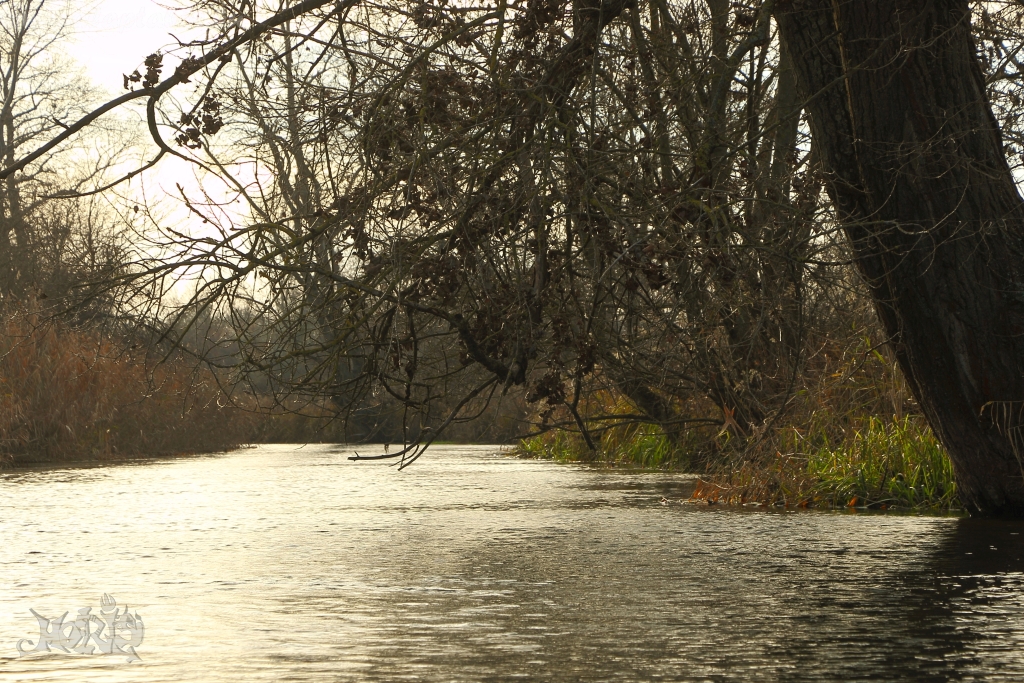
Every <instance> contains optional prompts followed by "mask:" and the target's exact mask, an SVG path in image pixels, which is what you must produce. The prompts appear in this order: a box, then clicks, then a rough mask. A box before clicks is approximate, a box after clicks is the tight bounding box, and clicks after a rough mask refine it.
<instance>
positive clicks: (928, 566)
mask: <svg viewBox="0 0 1024 683" xmlns="http://www.w3.org/2000/svg"><path fill="white" fill-rule="evenodd" d="M349 454H350V451H349V450H348V449H344V448H339V447H337V446H307V447H305V448H298V447H288V446H267V447H261V448H258V449H248V450H242V451H237V452H234V453H229V454H226V455H224V456H218V457H202V458H184V459H172V460H161V461H151V462H146V463H141V464H140V463H132V464H122V465H111V466H106V467H91V468H80V469H74V468H64V469H33V470H22V471H14V472H7V473H2V474H0V539H3V544H2V545H0V585H3V586H4V587H5V590H4V591H2V592H0V679H4V680H5V679H6V678H7V677H13V678H14V679H22V678H24V679H29V678H31V679H32V680H38V681H47V680H68V679H69V678H73V679H74V680H76V681H92V680H96V681H100V680H102V681H106V680H117V681H136V680H137V681H146V682H153V681H164V680H166V681H221V680H223V681H238V680H246V681H271V680H272V681H282V680H301V681H396V680H415V681H488V680H495V681H497V680H516V679H520V678H523V679H528V680H550V681H576V680H578V681H605V680H608V681H612V680H614V681H624V680H625V681H630V680H636V681H647V680H680V681H688V680H694V681H698V680H750V681H781V680H786V681H803V680H806V681H819V680H867V679H871V680H898V679H906V680H1005V681H1020V680H1024V656H1022V654H1021V653H1022V652H1024V647H1022V646H1024V642H1022V641H1024V573H1022V572H1024V559H1022V558H1024V551H1022V545H1024V544H1022V543H1021V540H1020V539H1021V533H1022V532H1024V528H1022V525H1020V524H1014V523H1008V522H992V521H985V520H970V519H959V518H936V517H916V516H895V515H866V514H858V515H850V514H838V513H824V512H800V513H785V512H756V511H749V510H743V509H728V508H720V507H711V508H709V507H702V506H696V505H690V504H683V503H682V502H681V501H682V500H684V499H685V498H686V497H687V495H688V492H689V487H690V482H689V479H688V478H686V477H683V476H678V475H662V474H650V473H623V472H617V471H607V470H604V471H602V470H589V469H586V468H581V467H573V466H564V465H558V464H554V463H549V462H538V461H528V460H517V459H512V458H506V457H502V456H500V455H496V454H495V453H494V451H493V449H488V448H480V447H438V448H436V449H434V450H433V451H431V453H430V454H429V455H428V457H426V458H424V459H422V460H421V461H420V462H418V463H417V464H416V465H415V466H414V467H412V468H409V469H408V470H405V471H402V472H398V471H396V470H395V469H392V468H387V467H380V466H374V465H370V464H363V463H360V464H356V463H350V462H348V461H347V460H346V458H347V456H348V455H349ZM662 499H667V500H668V504H662ZM105 592H106V593H111V594H113V595H114V596H115V597H116V598H117V599H118V601H119V602H121V603H127V604H128V606H129V607H130V608H131V609H132V610H133V611H138V613H139V614H140V615H141V616H142V617H143V618H144V620H145V624H146V636H145V641H144V642H143V644H142V646H141V647H140V648H139V655H140V656H141V657H142V660H143V661H142V662H141V663H136V664H132V665H128V664H124V663H123V661H122V660H121V659H120V658H117V657H70V656H65V655H48V656H39V657H36V656H34V657H31V658H24V659H17V657H16V654H17V653H16V651H15V648H14V645H15V643H16V642H17V640H18V639H20V638H25V637H27V638H29V639H30V640H34V639H35V633H34V629H35V628H36V627H35V621H34V619H33V618H32V616H31V614H30V613H29V611H28V610H29V608H35V609H36V610H37V611H39V612H40V613H43V614H47V615H49V616H59V615H60V614H61V613H63V612H64V611H68V610H70V611H72V613H74V610H76V609H78V608H80V607H85V606H94V607H98V605H99V598H100V595H101V594H102V593H105Z"/></svg>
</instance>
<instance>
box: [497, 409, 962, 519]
mask: <svg viewBox="0 0 1024 683" xmlns="http://www.w3.org/2000/svg"><path fill="white" fill-rule="evenodd" d="M631 431H632V433H633V438H632V439H630V438H628V437H627V438H621V437H622V436H623V435H619V438H605V439H602V442H601V446H600V448H599V450H598V451H597V452H596V453H592V452H590V451H589V449H587V447H586V444H585V443H584V442H583V439H582V438H581V437H579V436H578V435H576V434H572V433H567V432H549V433H546V434H544V435H541V436H537V437H533V438H532V439H528V440H526V441H523V442H522V443H520V444H519V446H518V448H517V453H518V454H520V455H522V456H530V457H542V458H551V459H554V460H560V461H571V462H600V463H605V464H609V465H626V466H633V467H645V468H658V469H676V470H684V469H689V465H690V462H691V459H690V458H689V457H688V456H687V453H686V452H685V451H684V450H683V449H680V448H679V447H677V446H675V445H673V444H672V442H671V441H670V440H669V439H668V438H667V437H666V436H665V435H664V434H662V433H661V431H660V430H659V429H658V428H657V427H655V426H652V425H642V426H639V425H637V426H634V427H633V428H632V430H631ZM785 432H788V433H785ZM815 436H820V435H813V436H809V435H807V434H806V433H805V434H801V433H800V431H799V430H795V429H792V428H790V429H788V430H780V433H779V434H777V435H776V439H774V440H773V441H774V442H775V444H776V445H782V446H788V448H785V451H783V450H780V449H776V450H775V451H774V452H773V453H771V454H763V455H760V456H753V457H752V456H751V455H750V453H747V454H745V455H744V456H740V455H735V456H734V457H732V458H729V459H728V460H727V461H726V462H724V463H719V464H714V465H711V466H710V467H709V468H708V470H707V471H705V472H702V473H701V474H702V476H701V478H700V479H699V480H698V483H697V488H696V491H695V493H694V498H696V499H698V500H704V501H707V502H709V503H730V504H750V503H760V504H762V505H769V506H770V505H779V506H786V507H790V506H793V507H809V506H816V507H830V508H836V507H869V508H875V509H889V508H900V509H931V510H936V511H950V510H957V509H959V508H960V504H959V501H958V500H957V497H956V484H955V483H954V480H953V471H952V467H951V465H950V462H949V459H948V458H947V457H946V454H945V451H943V450H942V447H941V446H940V445H939V443H938V440H937V439H936V438H935V436H934V435H933V434H932V432H931V430H930V429H929V428H928V427H927V425H925V424H924V423H923V421H922V420H921V419H920V418H914V417H909V416H905V417H903V418H896V417H893V418H890V419H888V420H885V419H880V418H877V417H869V418H867V420H866V421H865V423H864V425H863V427H862V428H861V429H855V430H853V431H852V433H851V434H850V436H849V438H848V439H845V440H843V441H841V442H839V443H825V444H822V443H821V440H820V439H816V438H815ZM816 442H817V443H816Z"/></svg>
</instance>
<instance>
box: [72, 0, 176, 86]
mask: <svg viewBox="0 0 1024 683" xmlns="http://www.w3.org/2000/svg"><path fill="white" fill-rule="evenodd" d="M83 4H85V5H86V6H87V7H92V8H93V9H92V11H89V12H88V13H87V14H86V15H85V17H84V18H82V19H80V20H79V21H77V22H76V23H75V25H74V32H75V34H76V35H75V38H74V41H73V42H71V43H68V44H67V45H66V49H67V51H68V53H69V54H70V55H71V56H72V57H74V58H75V60H77V61H78V62H79V63H80V64H81V65H82V66H84V67H85V69H86V73H87V74H88V76H89V79H90V80H91V81H92V82H93V83H95V84H96V85H99V86H102V87H104V88H105V89H107V90H109V91H110V93H111V94H113V95H116V94H119V93H120V92H122V91H123V82H122V74H126V73H131V72H132V71H133V70H134V69H136V68H138V67H139V66H141V64H142V60H143V59H145V58H146V55H148V54H151V53H153V52H156V51H157V50H158V49H160V48H161V47H164V46H166V45H168V44H169V43H171V42H172V41H173V39H172V38H171V37H170V35H168V34H169V33H171V32H173V33H175V35H178V36H179V37H181V38H183V39H184V36H183V35H182V32H181V30H180V26H178V25H177V22H176V17H175V13H174V12H172V11H171V10H169V9H166V8H165V7H162V6H161V5H160V4H157V3H156V2H154V0H92V2H90V3H83ZM162 4H164V5H168V4H171V1H170V0H163V2H162Z"/></svg>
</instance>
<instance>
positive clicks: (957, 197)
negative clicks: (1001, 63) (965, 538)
mask: <svg viewBox="0 0 1024 683" xmlns="http://www.w3.org/2000/svg"><path fill="white" fill-rule="evenodd" d="M776 19H777V21H778V24H779V30H780V35H781V37H782V40H783V41H784V43H785V45H786V47H787V48H788V49H789V51H790V54H791V55H792V58H793V62H794V67H795V69H796V73H797V79H798V82H799V85H800V88H801V90H802V92H803V95H804V97H805V98H806V102H807V104H806V108H807V110H808V111H809V112H810V115H811V132H812V135H813V136H814V140H815V145H816V146H817V148H818V149H819V150H820V153H821V156H822V161H823V163H824V165H825V168H826V169H827V171H828V172H829V174H830V178H829V185H828V188H829V194H830V195H831V198H832V201H833V203H834V205H835V208H836V210H837V213H838V216H839V219H840V220H841V221H842V224H843V227H844V229H845V230H846V233H847V235H848V237H849V240H850V243H851V245H852V247H853V250H854V254H855V259H856V262H857V266H858V268H859V270H860V272H861V274H862V276H863V277H864V278H865V280H866V281H867V283H868V285H869V286H870V288H871V291H872V294H873V297H874V300H875V304H876V309H877V311H878V315H879V317H880V319H881V322H882V324H883V326H884V328H885V330H886V332H887V333H888V334H889V335H890V337H891V339H892V341H893V344H894V347H895V351H896V357H897V359H898V362H899V364H900V367H901V368H902V370H903V372H904V374H905V375H906V377H907V380H908V382H909V384H910V386H911V388H912V390H913V392H914V395H915V397H916V398H917V400H918V402H919V403H920V405H921V407H922V409H923V411H924V413H925V415H926V417H927V418H928V421H929V423H930V424H931V426H932V428H933V429H934V431H935V432H936V434H937V435H938V437H939V439H940V440H941V442H942V444H943V445H944V446H945V447H946V449H947V451H948V452H949V455H950V458H951V460H952V462H953V469H954V471H955V474H956V478H957V485H958V489H959V492H960V496H961V499H962V501H963V502H964V504H965V505H966V506H967V507H968V509H969V510H971V511H972V512H973V513H980V514H991V515H1011V516H1024V420H1022V417H1024V415H1022V413H1024V202H1022V200H1021V197H1020V195H1019V193H1018V191H1017V187H1016V184H1015V182H1014V179H1013V175H1012V173H1011V171H1010V168H1009V166H1008V165H1007V163H1006V158H1005V155H1004V153H1003V148H1002V142H1001V138H1000V132H999V127H998V125H997V123H996V121H995V118H994V117H993V115H992V111H991V107H990V106H989V103H988V100H987V97H986V94H985V84H984V79H983V75H982V71H981V67H980V65H979V61H978V58H977V55H976V51H975V45H974V42H973V39H972V35H971V26H970V12H969V9H968V3H967V2H966V0H790V1H788V2H779V3H778V5H777V9H776Z"/></svg>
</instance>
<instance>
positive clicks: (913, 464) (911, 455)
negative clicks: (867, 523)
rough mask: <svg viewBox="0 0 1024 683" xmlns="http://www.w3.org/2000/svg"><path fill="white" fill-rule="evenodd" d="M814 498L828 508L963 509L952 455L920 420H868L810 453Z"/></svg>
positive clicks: (809, 468) (810, 472)
mask: <svg viewBox="0 0 1024 683" xmlns="http://www.w3.org/2000/svg"><path fill="white" fill-rule="evenodd" d="M807 472H808V473H809V474H810V475H811V476H813V477H815V478H816V479H818V481H819V483H818V485H817V486H816V487H815V489H814V497H815V499H816V500H817V501H819V502H824V503H826V504H829V505H833V506H836V505H848V506H849V505H865V506H872V507H883V506H884V507H891V506H898V507H908V508H925V507H929V508H938V509H945V510H948V509H954V508H958V507H959V502H958V500H957V496H956V482H955V480H954V477H953V467H952V465H951V463H950V461H949V457H948V456H947V455H946V452H945V451H944V450H943V449H942V446H941V445H940V444H939V442H938V439H936V438H935V435H934V434H932V431H931V429H929V428H928V426H927V425H925V424H923V422H922V421H921V420H920V419H913V418H911V417H909V416H906V417H904V418H903V419H898V418H894V419H892V420H881V419H879V418H877V417H870V418H869V419H868V422H867V424H866V425H865V427H864V428H863V429H860V430H857V431H855V432H854V434H853V436H852V438H850V439H849V440H847V441H846V442H844V443H842V444H839V445H838V446H837V447H824V448H820V449H818V450H816V451H813V452H811V453H809V454H808V458H807Z"/></svg>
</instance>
